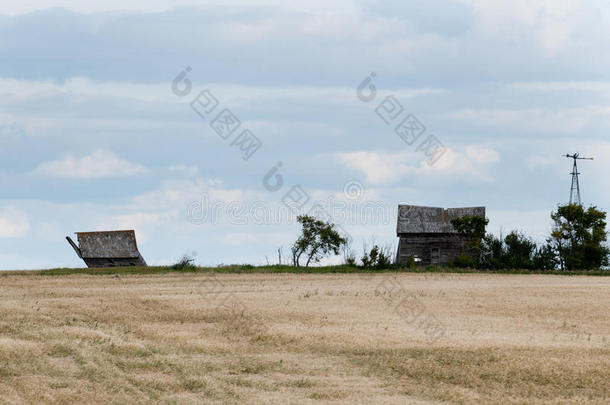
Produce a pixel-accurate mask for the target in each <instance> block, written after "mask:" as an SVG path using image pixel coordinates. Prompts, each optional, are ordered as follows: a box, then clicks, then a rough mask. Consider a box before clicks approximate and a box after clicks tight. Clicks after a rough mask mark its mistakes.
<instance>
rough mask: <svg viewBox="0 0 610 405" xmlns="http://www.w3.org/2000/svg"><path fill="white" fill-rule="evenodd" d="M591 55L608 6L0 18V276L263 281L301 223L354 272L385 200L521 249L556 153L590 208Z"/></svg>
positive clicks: (443, 5) (33, 9)
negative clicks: (121, 232) (130, 236)
mask: <svg viewBox="0 0 610 405" xmlns="http://www.w3.org/2000/svg"><path fill="white" fill-rule="evenodd" d="M609 48H610V1H609V0H603V1H602V0H595V1H593V0H592V1H571V0H527V1H526V0H512V1H484V0H448V1H440V0H432V1H426V2H421V1H398V0H389V1H374V0H338V1H334V2H328V1H319V0H313V1H311V0H310V1H292V2H289V1H279V0H277V1H257V2H252V1H241V0H240V1H232V2H227V1H223V2H221V1H187V0H172V1H160V0H159V1H135V0H121V1H118V0H110V1H103V2H102V1H98V2H95V1H88V2H81V1H75V0H74V1H69V0H65V1H53V2H51V1H45V0H31V1H21V2H9V1H0V60H1V62H2V63H0V95H1V97H0V269H3V270H6V269H38V268H53V267H63V266H69V267H77V266H78V267H82V265H83V263H82V262H81V261H80V259H78V257H77V256H76V254H75V253H74V251H73V250H72V249H71V248H70V246H69V245H68V243H67V242H66V240H65V236H68V235H69V236H72V237H74V235H73V234H74V232H81V231H94V230H112V229H135V231H136V235H137V238H138V246H139V249H140V251H141V253H142V255H143V256H144V258H145V259H146V260H147V262H148V263H149V264H151V265H162V264H171V263H174V262H175V261H176V260H177V259H178V258H179V257H180V256H182V255H183V254H185V253H186V254H190V255H194V256H195V259H196V262H197V263H199V264H201V265H218V264H237V263H251V264H265V263H267V262H270V263H275V262H277V260H278V257H277V256H278V255H277V250H278V248H281V249H282V252H283V260H285V259H286V258H287V257H288V256H289V246H290V244H291V242H292V241H293V240H294V239H295V238H296V236H297V233H298V230H299V227H298V224H296V222H295V219H294V217H295V215H296V213H308V212H311V213H317V214H319V215H320V216H322V217H324V218H329V219H332V220H333V221H334V222H336V223H337V224H338V225H339V226H340V227H341V230H342V231H343V232H345V233H346V234H348V235H349V236H350V237H351V239H352V240H353V248H354V250H355V251H356V253H357V254H360V252H361V251H362V247H363V244H368V245H369V246H370V245H371V244H373V243H378V244H381V245H388V246H395V245H396V243H397V238H396V207H397V205H398V204H399V203H406V204H416V205H430V206H438V207H463V206H485V207H486V208H487V216H488V218H489V219H490V224H489V227H488V230H489V231H490V232H493V233H496V234H500V233H502V234H506V233H508V232H510V231H511V230H513V229H517V230H521V231H523V232H525V233H526V234H528V235H530V236H531V237H533V238H534V239H536V240H537V241H543V240H544V239H545V237H546V236H547V235H548V233H549V231H550V228H551V220H550V213H551V211H552V210H553V209H555V208H556V207H557V205H558V204H560V203H566V202H567V201H568V199H569V191H570V180H571V179H570V174H569V173H570V171H571V162H570V160H568V159H567V158H565V157H562V154H566V153H574V152H580V153H581V155H583V156H592V157H594V159H595V160H593V161H582V163H581V165H580V167H579V169H580V172H581V173H582V174H581V177H580V182H581V188H582V199H583V203H584V204H585V205H587V206H588V205H595V206H597V207H599V208H601V209H604V210H608V209H609V208H610V201H609V198H608V197H609V192H608V190H609V189H610V176H608V173H610V130H609V129H610V53H608V49H609ZM413 125H414V126H413ZM405 128H408V131H407V132H405V131H406V130H405ZM401 129H402V131H401ZM337 260H340V259H339V258H333V259H330V261H329V262H333V261H337Z"/></svg>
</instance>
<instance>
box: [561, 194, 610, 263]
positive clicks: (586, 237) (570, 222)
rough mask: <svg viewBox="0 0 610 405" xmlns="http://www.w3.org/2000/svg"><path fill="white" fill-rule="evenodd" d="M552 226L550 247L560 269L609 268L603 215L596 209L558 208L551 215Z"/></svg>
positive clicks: (570, 205) (572, 205)
mask: <svg viewBox="0 0 610 405" xmlns="http://www.w3.org/2000/svg"><path fill="white" fill-rule="evenodd" d="M551 218H552V219H553V222H554V225H553V230H552V232H551V238H550V240H549V241H550V244H551V246H552V247H553V249H554V250H555V252H556V253H557V255H558V256H559V264H560V266H561V268H562V269H567V270H576V269H598V268H600V267H602V266H607V265H608V255H609V254H610V250H609V249H608V247H607V246H606V244H605V242H606V239H607V234H606V213H605V212H604V211H600V210H598V209H597V207H589V208H588V209H586V210H585V209H584V208H583V207H582V205H576V204H568V205H560V206H559V207H557V211H556V212H553V213H551Z"/></svg>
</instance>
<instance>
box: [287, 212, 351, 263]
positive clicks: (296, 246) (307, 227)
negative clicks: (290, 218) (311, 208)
mask: <svg viewBox="0 0 610 405" xmlns="http://www.w3.org/2000/svg"><path fill="white" fill-rule="evenodd" d="M297 221H298V222H299V223H300V224H301V227H302V229H301V235H300V236H299V238H298V239H297V240H296V241H295V242H294V243H293V244H292V248H291V251H292V263H293V265H294V266H296V267H300V266H301V263H300V260H301V257H305V258H306V262H305V267H309V264H310V263H317V262H319V261H320V260H321V259H322V258H323V257H325V256H327V255H328V254H329V253H331V252H332V253H334V254H339V251H340V249H341V247H342V246H343V245H345V244H346V243H347V238H346V237H344V236H341V234H340V233H339V232H337V231H336V230H335V229H334V228H335V225H334V224H331V223H328V222H324V221H321V220H319V219H316V218H314V217H312V216H309V215H299V216H298V217H297Z"/></svg>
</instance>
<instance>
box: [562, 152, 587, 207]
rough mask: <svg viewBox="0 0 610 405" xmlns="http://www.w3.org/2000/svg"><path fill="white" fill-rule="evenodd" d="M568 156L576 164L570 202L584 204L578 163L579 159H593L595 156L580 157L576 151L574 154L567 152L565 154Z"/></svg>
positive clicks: (573, 171) (573, 167)
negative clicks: (581, 197)
mask: <svg viewBox="0 0 610 405" xmlns="http://www.w3.org/2000/svg"><path fill="white" fill-rule="evenodd" d="M564 156H565V157H567V158H570V159H573V160H574V165H573V166H572V173H571V174H572V187H571V188H570V204H576V205H582V201H581V200H580V184H579V183H578V175H579V174H580V173H578V166H577V165H576V161H577V160H593V158H585V157H580V155H579V154H578V153H574V154H573V155H570V154H566V155H564Z"/></svg>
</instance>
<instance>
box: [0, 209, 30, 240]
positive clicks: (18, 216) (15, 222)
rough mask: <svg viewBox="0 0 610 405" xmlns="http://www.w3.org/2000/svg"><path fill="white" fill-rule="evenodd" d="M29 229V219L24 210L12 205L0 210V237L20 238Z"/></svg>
mask: <svg viewBox="0 0 610 405" xmlns="http://www.w3.org/2000/svg"><path fill="white" fill-rule="evenodd" d="M29 229H30V221H29V219H28V215H27V214H26V213H25V212H24V211H22V210H20V209H17V208H14V207H6V208H3V209H2V210H0V238H21V237H24V236H26V235H27V233H28V230H29Z"/></svg>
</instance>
